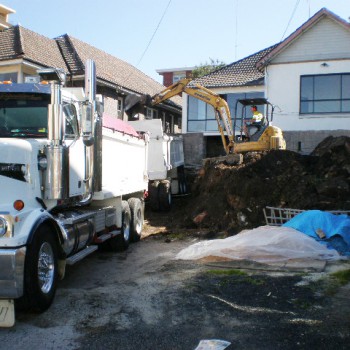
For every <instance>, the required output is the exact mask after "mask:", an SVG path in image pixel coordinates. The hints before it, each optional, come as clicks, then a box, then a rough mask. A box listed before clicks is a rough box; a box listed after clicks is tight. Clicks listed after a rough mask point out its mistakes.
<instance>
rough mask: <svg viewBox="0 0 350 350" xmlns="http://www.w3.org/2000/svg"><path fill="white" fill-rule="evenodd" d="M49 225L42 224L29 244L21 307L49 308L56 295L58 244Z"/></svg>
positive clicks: (18, 304)
mask: <svg viewBox="0 0 350 350" xmlns="http://www.w3.org/2000/svg"><path fill="white" fill-rule="evenodd" d="M50 231H51V229H50V227H49V226H48V225H45V224H44V225H41V226H40V227H39V228H38V230H37V232H36V233H35V235H34V238H33V240H32V242H31V244H30V245H29V246H28V249H27V253H26V260H25V268H24V294H23V297H21V298H20V299H19V300H18V303H17V306H18V307H19V308H20V309H24V310H27V311H29V310H30V311H34V312H43V311H45V310H47V309H48V308H49V307H50V305H51V304H52V301H53V299H54V297H55V293H56V288H57V280H58V265H57V261H58V246H57V240H56V239H55V237H54V236H53V235H52V234H51V232H50Z"/></svg>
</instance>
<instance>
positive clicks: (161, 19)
mask: <svg viewBox="0 0 350 350" xmlns="http://www.w3.org/2000/svg"><path fill="white" fill-rule="evenodd" d="M171 1H172V0H169V2H168V5H167V6H166V8H165V10H164V12H163V14H162V17H161V18H160V20H159V22H158V25H157V27H156V29H155V30H154V32H153V34H152V37H151V39H150V40H149V42H148V44H147V46H146V48H145V50H144V51H143V53H142V55H141V57H140V59H139V61H138V62H137V64H136V67H137V66H138V65H139V64H140V63H141V61H142V59H143V57H144V56H145V54H146V52H147V50H148V48H149V47H150V45H151V43H152V41H153V38H154V36H155V35H156V33H157V31H158V29H159V27H160V25H161V23H162V21H163V18H164V16H165V14H166V13H167V11H168V8H169V6H170V4H171Z"/></svg>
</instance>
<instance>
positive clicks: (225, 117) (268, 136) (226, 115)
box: [152, 79, 286, 155]
mask: <svg viewBox="0 0 350 350" xmlns="http://www.w3.org/2000/svg"><path fill="white" fill-rule="evenodd" d="M190 81H191V79H182V80H180V81H178V82H177V83H175V84H173V85H170V86H169V87H167V88H166V89H164V90H163V91H161V92H160V93H158V94H156V95H155V96H153V99H152V104H153V105H157V104H159V103H161V102H163V101H165V100H168V99H169V98H172V97H174V96H176V95H179V94H181V93H182V92H185V93H186V94H188V95H190V96H192V97H195V98H198V99H199V100H201V101H203V102H206V103H208V104H209V105H211V106H212V107H213V108H214V110H215V118H216V121H217V124H218V130H219V132H220V135H221V140H222V143H223V146H224V149H225V152H226V154H227V155H228V154H231V153H241V152H249V151H263V150H269V149H286V143H285V140H284V139H283V135H282V131H281V130H280V129H279V128H277V127H273V126H268V127H267V128H266V129H265V130H264V131H263V132H262V135H261V137H260V138H259V139H258V140H257V141H255V142H253V141H248V142H242V143H235V132H234V128H233V126H232V119H231V114H230V109H229V106H228V104H227V102H226V101H225V100H224V99H223V98H222V97H221V96H219V95H218V94H216V93H214V92H213V91H211V90H209V89H207V88H205V87H204V86H201V85H198V84H196V85H195V86H188V84H189V83H190Z"/></svg>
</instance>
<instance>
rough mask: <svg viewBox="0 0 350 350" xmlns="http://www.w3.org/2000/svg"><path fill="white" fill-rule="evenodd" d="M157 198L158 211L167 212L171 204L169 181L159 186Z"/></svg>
mask: <svg viewBox="0 0 350 350" xmlns="http://www.w3.org/2000/svg"><path fill="white" fill-rule="evenodd" d="M158 198H159V208H160V210H161V211H169V210H170V209H171V204H172V198H171V188H170V181H167V180H165V181H162V182H161V183H160V184H159V189H158Z"/></svg>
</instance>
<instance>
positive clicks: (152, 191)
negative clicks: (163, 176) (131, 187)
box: [148, 181, 159, 211]
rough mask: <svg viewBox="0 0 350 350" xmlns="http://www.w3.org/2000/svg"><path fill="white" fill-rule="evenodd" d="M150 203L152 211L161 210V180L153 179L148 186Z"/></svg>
mask: <svg viewBox="0 0 350 350" xmlns="http://www.w3.org/2000/svg"><path fill="white" fill-rule="evenodd" d="M148 193H149V204H150V206H151V210H152V211H159V181H153V182H151V183H150V184H149V186H148Z"/></svg>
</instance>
